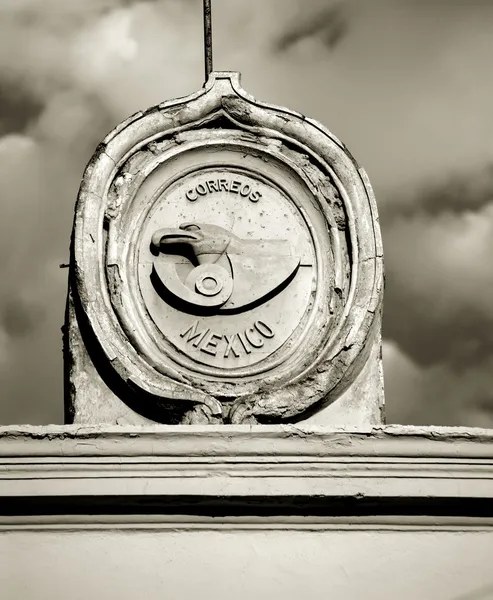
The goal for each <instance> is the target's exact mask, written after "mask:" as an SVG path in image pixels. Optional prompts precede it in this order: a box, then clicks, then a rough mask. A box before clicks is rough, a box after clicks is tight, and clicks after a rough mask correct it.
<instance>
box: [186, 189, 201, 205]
mask: <svg viewBox="0 0 493 600" xmlns="http://www.w3.org/2000/svg"><path fill="white" fill-rule="evenodd" d="M194 191H195V190H188V192H187V193H186V194H185V196H186V197H187V200H190V202H195V200H197V198H198V196H197V194H195V196H193V195H192V194H193V193H194Z"/></svg>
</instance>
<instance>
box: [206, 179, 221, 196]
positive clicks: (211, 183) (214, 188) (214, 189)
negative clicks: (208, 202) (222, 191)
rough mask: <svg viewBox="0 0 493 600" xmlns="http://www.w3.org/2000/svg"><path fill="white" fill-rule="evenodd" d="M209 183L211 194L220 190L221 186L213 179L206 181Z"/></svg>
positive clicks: (208, 187)
mask: <svg viewBox="0 0 493 600" xmlns="http://www.w3.org/2000/svg"><path fill="white" fill-rule="evenodd" d="M206 184H207V189H208V190H209V194H212V192H218V191H219V188H218V187H217V183H216V182H215V181H213V180H212V179H211V180H209V181H207V182H206Z"/></svg>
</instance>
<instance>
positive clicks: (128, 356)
mask: <svg viewBox="0 0 493 600" xmlns="http://www.w3.org/2000/svg"><path fill="white" fill-rule="evenodd" d="M72 272H73V275H74V277H73V279H72V281H71V296H70V298H71V299H69V300H70V302H69V304H70V306H69V308H70V307H71V308H72V311H73V318H72V321H71V324H72V326H73V327H75V328H76V329H73V330H74V331H77V332H80V336H81V341H82V345H83V346H84V347H85V348H86V351H87V353H88V357H89V358H90V363H91V364H94V366H95V368H97V369H98V371H99V373H101V374H102V376H103V378H104V385H105V386H106V387H105V388H104V389H105V390H106V388H108V391H107V392H106V391H105V392H104V393H103V395H102V400H101V401H102V402H103V403H104V401H105V400H104V398H107V399H108V402H113V403H115V402H117V401H119V402H123V403H125V404H126V405H127V406H128V407H129V408H130V409H131V410H132V411H135V412H136V413H139V414H141V415H143V416H145V417H146V418H148V419H151V420H158V421H161V422H183V423H197V422H210V423H221V422H226V423H227V422H231V423H243V422H245V423H251V422H263V421H265V422H271V421H283V420H286V419H294V418H296V419H298V418H303V415H306V414H309V413H310V411H312V412H313V411H314V410H316V409H317V407H318V408H323V406H325V405H328V404H330V403H332V402H334V400H336V399H337V398H338V397H340V396H341V394H343V393H344V392H345V391H346V390H347V389H348V388H351V386H352V385H354V382H355V381H357V380H358V377H359V378H360V379H361V377H363V378H364V375H361V376H360V375H359V374H360V373H361V372H362V371H363V367H364V366H365V365H366V364H367V362H368V360H369V356H370V355H371V353H372V352H373V348H376V347H377V346H378V344H379V343H380V341H379V340H380V338H379V335H380V331H379V324H380V305H381V292H382V281H383V278H382V258H381V246H380V239H379V232H378V222H377V221H376V212H375V206H374V201H373V197H372V195H371V188H370V187H369V185H368V182H367V180H366V177H365V175H364V173H363V172H361V171H358V170H357V169H356V167H355V166H354V161H353V160H352V159H351V157H349V155H347V153H346V152H345V151H344V150H343V149H342V147H341V146H340V144H339V142H338V141H337V140H335V138H333V137H331V136H330V134H328V133H327V132H326V131H324V130H322V129H321V128H320V127H319V126H318V124H316V123H314V122H309V121H308V120H306V119H304V118H302V117H300V116H298V115H296V114H294V113H288V112H287V111H285V109H278V108H275V107H267V106H264V105H261V104H259V103H256V102H255V101H253V99H251V98H250V97H249V96H248V95H246V94H245V92H243V90H241V88H240V87H239V84H238V81H237V79H236V78H235V76H233V75H231V74H213V76H212V77H211V79H210V80H209V82H208V84H207V85H206V87H205V89H204V90H203V91H202V92H199V93H197V94H196V95H194V96H191V97H189V98H187V99H185V100H181V101H177V102H176V103H169V104H165V105H163V106H160V107H157V108H156V109H152V110H151V111H148V112H147V113H145V114H142V115H136V116H135V117H133V118H132V119H130V120H129V121H128V122H127V123H126V124H123V125H122V126H120V128H118V129H117V130H116V131H115V132H114V133H113V134H110V136H109V137H108V138H107V139H106V140H105V142H104V143H103V144H102V145H101V146H100V149H99V150H98V152H97V153H96V155H95V157H94V159H93V161H92V162H91V163H90V165H89V167H88V170H87V171H86V175H85V177H84V180H83V183H82V186H81V191H80V194H79V204H78V210H77V216H76V224H75V235H74V248H73V270H72ZM85 329H87V334H84V331H85ZM84 335H86V336H87V337H86V338H84ZM89 340H92V343H93V344H94V348H92V347H91V346H90V344H89V343H88V341H89ZM375 344H376V345H377V346H375ZM73 345H74V344H73ZM98 361H99V362H98ZM74 365H75V361H74ZM76 372H77V368H76V366H73V369H72V377H73V379H76V376H77V373H76ZM360 383H361V381H360V382H359V384H360ZM359 384H358V385H359ZM73 388H77V385H74V386H73ZM101 389H103V388H101ZM80 393H81V392H79V397H80ZM74 402H75V401H74V400H73V399H72V405H75V404H76V402H75V404H74ZM74 412H77V408H75V409H74ZM170 415H171V416H170ZM173 419H174V420H175V421H173Z"/></svg>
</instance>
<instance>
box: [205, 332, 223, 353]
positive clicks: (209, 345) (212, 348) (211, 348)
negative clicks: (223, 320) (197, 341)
mask: <svg viewBox="0 0 493 600" xmlns="http://www.w3.org/2000/svg"><path fill="white" fill-rule="evenodd" d="M222 339H223V336H222V335H217V333H212V331H211V332H210V333H209V335H208V336H207V338H204V343H203V345H202V347H201V348H200V351H201V352H205V353H206V354H210V355H211V356H216V354H217V344H218V342H220V341H221V340H222Z"/></svg>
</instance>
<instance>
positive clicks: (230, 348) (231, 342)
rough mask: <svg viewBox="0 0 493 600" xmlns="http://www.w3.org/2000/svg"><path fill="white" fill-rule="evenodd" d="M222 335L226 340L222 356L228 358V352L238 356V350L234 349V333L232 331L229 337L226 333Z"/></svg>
mask: <svg viewBox="0 0 493 600" xmlns="http://www.w3.org/2000/svg"><path fill="white" fill-rule="evenodd" d="M223 337H224V339H225V340H226V344H227V346H226V350H225V351H224V358H228V357H229V353H230V352H232V353H233V355H234V356H236V358H239V356H240V355H239V354H238V352H237V351H236V349H235V347H234V342H235V339H236V333H233V335H232V336H231V337H230V336H227V335H225V336H223Z"/></svg>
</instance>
